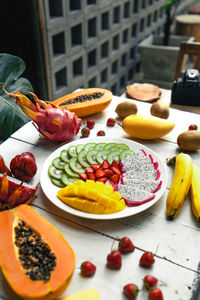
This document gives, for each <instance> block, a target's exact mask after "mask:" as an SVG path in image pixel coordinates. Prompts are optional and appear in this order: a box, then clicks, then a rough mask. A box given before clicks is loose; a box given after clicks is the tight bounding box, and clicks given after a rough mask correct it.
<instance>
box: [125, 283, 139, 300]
mask: <svg viewBox="0 0 200 300" xmlns="http://www.w3.org/2000/svg"><path fill="white" fill-rule="evenodd" d="M123 292H124V295H125V296H126V298H127V299H129V300H134V299H135V298H136V297H137V295H138V292H139V289H138V286H137V285H136V284H134V283H128V284H126V285H125V286H124V287H123Z"/></svg>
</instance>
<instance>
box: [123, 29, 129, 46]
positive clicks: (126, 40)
mask: <svg viewBox="0 0 200 300" xmlns="http://www.w3.org/2000/svg"><path fill="white" fill-rule="evenodd" d="M122 42H123V43H124V44H125V43H128V28H127V29H125V30H124V31H123V38H122Z"/></svg>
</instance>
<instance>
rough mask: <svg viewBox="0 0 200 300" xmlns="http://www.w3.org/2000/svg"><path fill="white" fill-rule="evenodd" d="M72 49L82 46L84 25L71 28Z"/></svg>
mask: <svg viewBox="0 0 200 300" xmlns="http://www.w3.org/2000/svg"><path fill="white" fill-rule="evenodd" d="M71 39H72V47H74V46H77V45H81V44H82V25H81V24H78V25H76V26H74V27H72V28H71Z"/></svg>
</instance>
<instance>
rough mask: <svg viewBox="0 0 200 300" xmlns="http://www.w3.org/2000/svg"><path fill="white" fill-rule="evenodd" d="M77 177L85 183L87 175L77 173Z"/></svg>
mask: <svg viewBox="0 0 200 300" xmlns="http://www.w3.org/2000/svg"><path fill="white" fill-rule="evenodd" d="M78 175H79V177H80V178H81V179H82V180H83V181H86V180H87V179H88V178H87V175H86V174H84V173H78Z"/></svg>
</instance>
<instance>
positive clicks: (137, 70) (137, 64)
mask: <svg viewBox="0 0 200 300" xmlns="http://www.w3.org/2000/svg"><path fill="white" fill-rule="evenodd" d="M135 70H136V73H139V72H140V62H137V63H136V66H135Z"/></svg>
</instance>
